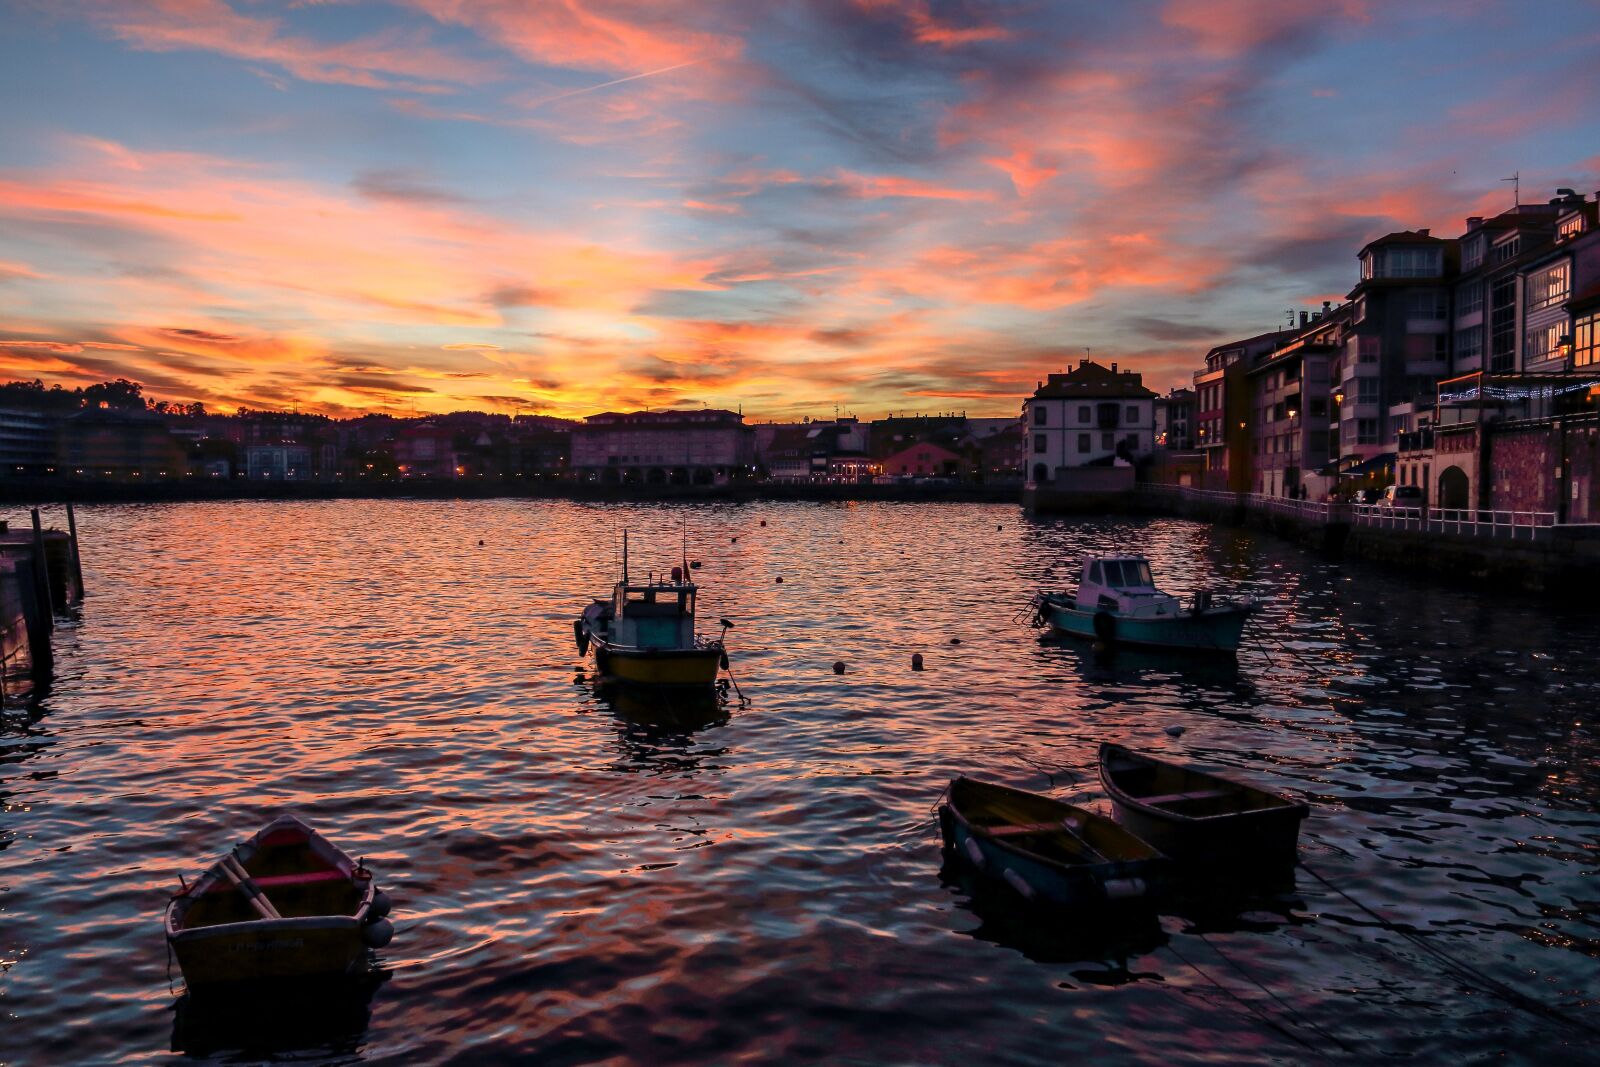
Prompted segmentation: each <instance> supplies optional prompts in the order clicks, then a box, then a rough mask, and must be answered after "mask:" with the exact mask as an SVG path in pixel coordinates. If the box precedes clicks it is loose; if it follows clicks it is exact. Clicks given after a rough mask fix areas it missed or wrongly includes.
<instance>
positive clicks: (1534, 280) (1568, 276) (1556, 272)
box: [1528, 262, 1572, 311]
mask: <svg viewBox="0 0 1600 1067" xmlns="http://www.w3.org/2000/svg"><path fill="white" fill-rule="evenodd" d="M1571 295H1572V270H1571V264H1570V263H1565V262H1563V263H1556V264H1554V265H1552V266H1549V267H1546V268H1545V269H1544V270H1541V271H1539V272H1538V273H1536V274H1530V275H1529V276H1528V310H1529V311H1537V310H1538V309H1539V308H1547V307H1551V306H1552V305H1555V304H1561V303H1565V302H1566V299H1567V297H1569V296H1571Z"/></svg>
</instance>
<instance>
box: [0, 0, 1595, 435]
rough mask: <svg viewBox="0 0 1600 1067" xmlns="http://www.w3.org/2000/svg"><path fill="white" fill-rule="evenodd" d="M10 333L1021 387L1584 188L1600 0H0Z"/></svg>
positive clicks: (390, 357)
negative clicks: (1403, 231) (1417, 230)
mask: <svg viewBox="0 0 1600 1067" xmlns="http://www.w3.org/2000/svg"><path fill="white" fill-rule="evenodd" d="M0 11H3V13H4V19H5V23H4V25H5V32H4V34H3V35H0V86H3V89H0V92H3V99H4V102H5V106H4V107H3V108H0V376H4V377H5V378H8V379H9V378H16V377H23V378H30V379H31V378H35V377H38V378H42V379H44V380H45V381H46V382H61V383H63V384H67V385H74V384H84V383H86V382H91V381H99V380H103V379H105V378H107V377H115V376H126V377H132V378H135V379H137V380H139V381H142V382H144V383H145V385H146V388H147V391H148V392H150V393H152V394H154V395H156V396H159V397H162V398H165V399H171V400H181V401H190V400H201V401H204V402H205V403H206V404H207V405H208V406H210V407H212V408H213V409H221V410H231V409H232V408H233V407H235V406H237V405H241V404H243V405H248V406H252V407H288V406H291V405H297V406H299V407H300V408H301V409H302V410H320V411H324V412H327V413H329V414H333V415H348V414H353V413H356V412H358V411H362V410H386V411H390V412H394V413H410V412H416V413H426V412H438V411H449V410H457V409H463V408H474V409H480V410H494V411H503V412H507V413H511V412H516V411H523V412H544V413H550V414H559V415H568V416H577V415H582V414H586V413H591V412H595V411H599V410H605V409H631V408H637V407H665V406H669V405H684V406H699V405H701V404H702V403H704V404H709V405H711V406H717V407H730V408H731V407H739V406H741V405H742V407H743V410H744V411H745V413H746V415H748V416H751V417H753V418H761V419H765V418H788V417H798V416H799V415H802V414H810V415H831V414H832V412H833V406H834V405H835V404H838V405H840V407H841V409H843V410H848V411H854V412H855V413H857V414H859V415H862V416H863V417H876V416H879V415H882V414H884V413H887V412H891V411H949V410H966V411H967V412H969V413H970V414H984V415H997V414H1012V413H1015V412H1016V411H1017V410H1018V405H1019V402H1020V398H1021V396H1022V395H1023V394H1024V393H1026V392H1028V391H1030V390H1031V389H1032V388H1033V385H1034V382H1035V381H1036V380H1037V379H1038V378H1040V377H1041V376H1043V375H1044V374H1045V373H1047V372H1048V371H1050V370H1052V369H1057V370H1059V369H1061V367H1062V366H1063V365H1064V364H1065V363H1066V362H1067V361H1069V360H1073V359H1076V358H1077V357H1078V356H1080V355H1081V354H1082V352H1083V349H1084V347H1085V346H1088V347H1090V348H1092V350H1093V353H1094V356H1095V358H1097V359H1103V360H1105V361H1110V360H1118V361H1120V362H1121V363H1123V364H1124V365H1126V366H1130V367H1133V368H1135V369H1138V370H1141V371H1143V372H1144V374H1145V376H1146V383H1147V384H1150V385H1152V386H1154V387H1156V388H1159V389H1162V390H1165V389H1167V388H1169V387H1171V386H1174V385H1177V384H1180V383H1182V382H1184V381H1185V380H1186V379H1187V378H1188V375H1189V372H1190V371H1192V369H1193V368H1194V367H1195V366H1196V365H1197V364H1198V363H1199V361H1200V358H1201V356H1202V355H1203V354H1204V352H1205V350H1206V349H1207V348H1208V347H1210V346H1211V345H1213V344H1216V343H1219V342H1220V341H1223V340H1227V339H1228V338H1230V337H1236V336H1243V335H1247V334H1251V333H1258V332H1261V331H1264V330H1267V329H1271V328H1273V327H1275V326H1277V325H1279V324H1281V323H1282V322H1283V321H1284V311H1285V309H1288V308H1300V307H1307V306H1311V305H1315V304H1320V302H1321V301H1322V300H1325V299H1332V300H1336V301H1337V300H1339V299H1342V297H1343V294H1344V293H1345V292H1347V291H1348V289H1349V288H1350V286H1351V285H1352V284H1353V282H1354V280H1355V277H1356V262H1355V253H1356V250H1357V249H1358V248H1359V247H1360V245H1361V244H1362V243H1363V242H1364V241H1365V240H1368V239H1370V238H1372V237H1375V236H1377V235H1379V234H1382V233H1384V232H1386V231H1388V230H1391V229H1400V228H1414V227H1418V226H1431V227H1433V228H1434V229H1435V232H1437V233H1440V234H1442V235H1445V236H1456V235H1458V234H1459V233H1460V231H1461V228H1462V219H1463V217H1464V216H1466V215H1468V214H1492V213H1494V212H1496V211H1498V210H1502V209H1504V208H1507V207H1510V206H1511V202H1512V190H1511V186H1510V184H1509V183H1504V182H1501V181H1500V179H1501V178H1504V177H1507V176H1509V175H1511V174H1512V173H1513V172H1516V171H1520V172H1521V175H1522V192H1523V197H1524V199H1525V200H1535V199H1538V200H1543V199H1548V198H1549V197H1550V196H1552V195H1553V193H1554V189H1555V188H1556V187H1557V186H1572V187H1574V188H1576V189H1579V190H1581V191H1584V192H1587V193H1589V194H1591V195H1592V194H1593V193H1594V191H1595V190H1596V189H1597V188H1600V105H1597V104H1596V101H1597V100H1600V58H1597V57H1600V5H1597V4H1595V3H1593V2H1572V3H1545V2H1537V0H1530V2H1526V3H1506V4H1496V3H1480V2H1475V0H1440V2H1424V3H1380V2H1378V0H1370V2H1369V0H1326V2H1323V3H1315V4H1312V3H1306V4H1301V3H1295V2H1292V0H1270V2H1256V0H1226V2H1202V0H1169V2H1165V3H1140V2H1125V3H1115V4H1101V3H1072V4H1068V3H1051V2H1042V0H1026V2H984V0H966V2H961V0H956V2H948V3H942V2H938V0H904V2H899V0H893V2H892V0H787V2H776V0H774V2H765V0H726V2H722V3H667V2H664V0H663V2H658V0H549V2H533V0H530V2H526V3H519V2H513V0H482V2H474V0H395V2H393V3H377V2H354V0H349V2H342V0H324V2H318V0H302V2H299V3H286V4H277V3H266V2H254V0H231V2H228V0H148V2H133V0H126V2H119V0H104V2H101V0H0Z"/></svg>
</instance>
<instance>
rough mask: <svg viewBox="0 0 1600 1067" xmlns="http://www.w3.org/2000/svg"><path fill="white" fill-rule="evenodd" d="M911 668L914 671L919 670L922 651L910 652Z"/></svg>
mask: <svg viewBox="0 0 1600 1067" xmlns="http://www.w3.org/2000/svg"><path fill="white" fill-rule="evenodd" d="M911 669H912V670H914V671H920V670H921V669H922V653H921V652H913V653H911Z"/></svg>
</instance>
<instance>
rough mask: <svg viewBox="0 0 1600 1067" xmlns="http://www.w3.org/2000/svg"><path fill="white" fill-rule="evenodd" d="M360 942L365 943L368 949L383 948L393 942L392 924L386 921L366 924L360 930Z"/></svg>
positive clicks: (381, 920)
mask: <svg viewBox="0 0 1600 1067" xmlns="http://www.w3.org/2000/svg"><path fill="white" fill-rule="evenodd" d="M361 940H363V941H365V942H366V943H367V947H368V948H383V947H384V946H385V945H387V944H388V943H389V942H391V941H393V940H394V923H392V922H390V921H389V920H388V919H379V920H378V921H377V922H374V923H368V924H367V925H366V926H363V927H362V928H361Z"/></svg>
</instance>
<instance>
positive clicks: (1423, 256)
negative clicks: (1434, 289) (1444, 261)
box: [1377, 248, 1440, 278]
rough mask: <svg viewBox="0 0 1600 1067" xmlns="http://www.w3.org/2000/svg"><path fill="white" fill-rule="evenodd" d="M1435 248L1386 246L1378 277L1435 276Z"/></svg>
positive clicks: (1438, 272) (1437, 253)
mask: <svg viewBox="0 0 1600 1067" xmlns="http://www.w3.org/2000/svg"><path fill="white" fill-rule="evenodd" d="M1439 274H1440V270H1439V250H1438V249H1437V248H1388V249H1385V250H1384V253H1383V262H1382V264H1381V265H1380V269H1379V270H1378V274H1377V276H1378V277H1379V278H1437V277H1438V276H1439Z"/></svg>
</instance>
